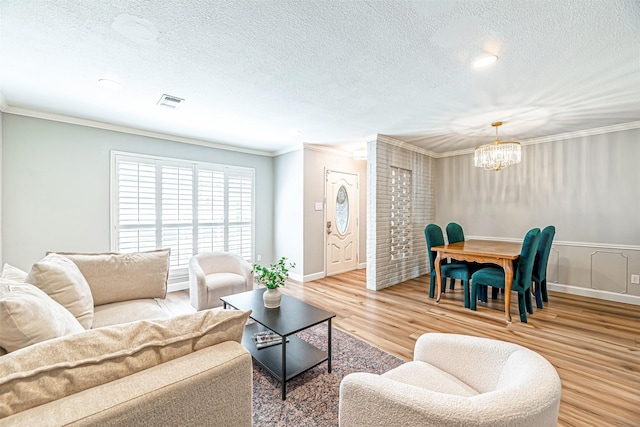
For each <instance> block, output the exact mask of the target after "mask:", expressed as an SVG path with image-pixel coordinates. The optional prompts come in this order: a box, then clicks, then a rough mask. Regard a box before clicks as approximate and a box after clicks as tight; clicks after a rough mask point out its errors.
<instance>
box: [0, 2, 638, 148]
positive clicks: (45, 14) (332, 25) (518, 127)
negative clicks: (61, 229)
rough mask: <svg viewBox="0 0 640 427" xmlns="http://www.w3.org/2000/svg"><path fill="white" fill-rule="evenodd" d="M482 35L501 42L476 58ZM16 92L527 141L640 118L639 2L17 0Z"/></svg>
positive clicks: (8, 70) (159, 114)
mask: <svg viewBox="0 0 640 427" xmlns="http://www.w3.org/2000/svg"><path fill="white" fill-rule="evenodd" d="M483 52H489V53H493V54H496V55H498V56H499V58H500V59H499V61H498V62H497V63H495V64H494V65H492V66H490V67H488V68H485V69H480V70H478V69H473V68H472V67H471V63H472V62H473V60H474V59H475V58H476V57H477V56H478V55H480V54H482V53H483ZM99 78H111V79H115V80H117V81H119V82H120V83H121V84H122V89H121V90H118V91H108V90H106V89H104V88H103V87H101V86H100V85H98V84H97V80H98V79H99ZM164 93H166V94H170V95H174V96H177V97H180V98H184V99H186V102H185V103H184V105H183V106H182V107H181V108H179V109H177V110H170V109H167V108H163V107H158V106H157V105H156V103H157V101H158V100H159V98H160V96H161V95H162V94H164ZM0 95H1V97H2V98H4V100H3V103H4V105H3V110H4V111H7V112H16V113H25V112H29V111H37V112H44V113H53V114H60V115H66V116H73V117H79V118H83V119H90V120H97V121H103V122H108V123H113V124H116V125H123V126H130V127H134V128H137V129H142V130H149V131H155V132H161V133H166V134H170V135H176V136H181V137H188V138H194V139H199V140H204V141H210V142H215V143H223V144H229V145H236V146H240V147H244V148H250V149H257V150H263V151H277V150H280V149H284V148H286V147H289V146H291V145H294V144H297V143H301V142H304V143H312V144H328V145H333V144H345V143H351V144H354V143H358V142H362V141H364V140H365V138H367V137H370V136H372V135H375V134H383V135H388V136H391V137H394V138H397V139H399V140H402V141H405V142H408V143H411V144H414V145H416V146H419V147H421V148H423V149H426V150H429V151H432V152H434V153H443V152H450V151H456V150H464V149H468V148H470V147H473V146H476V145H478V144H482V143H486V142H490V141H491V140H492V139H493V136H494V130H493V128H491V126H490V124H491V122H493V121H497V120H502V121H504V122H505V125H504V126H503V127H502V128H501V130H500V136H501V137H500V139H502V140H518V141H523V140H528V139H532V138H539V137H544V136H549V135H556V134H561V133H566V132H573V131H581V130H585V129H592V128H597V127H602V126H609V125H617V124H622V123H630V122H636V121H638V120H640V2H639V1H637V0H608V1H607V0H593V1H592V0H549V1H545V0H537V1H532V0H508V1H482V0H464V1H463V0H460V1H428V0H423V1H419V0H414V1H410V0H407V1H392V0H375V1H363V0H343V1H340V0H332V1H317V0H260V1H246V0H244V1H243V0H240V1H235V0H234V1H203V0H172V1H143V0H103V1H64V2H60V1H45V0H41V1H34V0H2V2H1V3H0ZM292 128H297V129H300V130H301V131H302V133H301V134H300V135H291V134H290V130H291V129H292Z"/></svg>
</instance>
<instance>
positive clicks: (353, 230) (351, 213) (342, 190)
mask: <svg viewBox="0 0 640 427" xmlns="http://www.w3.org/2000/svg"><path fill="white" fill-rule="evenodd" d="M326 178H327V179H326V195H327V204H326V206H327V223H326V232H327V256H326V259H327V276H331V275H332V274H338V273H344V272H345V271H350V270H355V269H356V268H357V266H358V175H357V174H353V173H345V172H336V171H330V170H328V171H327V177H326Z"/></svg>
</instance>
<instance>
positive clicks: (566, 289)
mask: <svg viewBox="0 0 640 427" xmlns="http://www.w3.org/2000/svg"><path fill="white" fill-rule="evenodd" d="M547 289H549V290H551V291H557V292H563V293H566V294H572V295H580V296H584V297H591V298H597V299H602V300H606V301H614V302H622V303H625V304H633V305H640V296H635V295H629V294H617V293H615V292H608V291H601V290H598V289H591V288H580V287H578V286H571V285H563V284H561V283H549V282H547Z"/></svg>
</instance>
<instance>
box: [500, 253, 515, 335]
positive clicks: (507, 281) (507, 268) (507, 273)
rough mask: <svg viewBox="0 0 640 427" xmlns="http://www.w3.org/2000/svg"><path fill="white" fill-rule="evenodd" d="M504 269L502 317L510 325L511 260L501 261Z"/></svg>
mask: <svg viewBox="0 0 640 427" xmlns="http://www.w3.org/2000/svg"><path fill="white" fill-rule="evenodd" d="M502 268H503V269H504V317H505V319H506V320H507V323H511V285H512V283H513V263H512V262H511V260H508V259H505V260H502Z"/></svg>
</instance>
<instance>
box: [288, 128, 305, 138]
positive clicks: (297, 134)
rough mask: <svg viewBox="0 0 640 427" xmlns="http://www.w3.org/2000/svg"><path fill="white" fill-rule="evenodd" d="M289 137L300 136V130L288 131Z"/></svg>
mask: <svg viewBox="0 0 640 427" xmlns="http://www.w3.org/2000/svg"><path fill="white" fill-rule="evenodd" d="M289 135H291V136H300V135H302V130H301V129H290V130H289Z"/></svg>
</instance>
